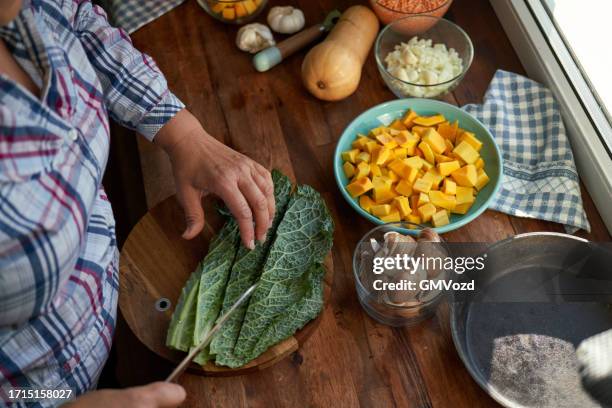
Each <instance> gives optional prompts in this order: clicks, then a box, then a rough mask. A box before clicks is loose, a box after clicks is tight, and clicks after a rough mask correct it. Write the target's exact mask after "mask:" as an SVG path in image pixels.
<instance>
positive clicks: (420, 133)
mask: <svg viewBox="0 0 612 408" xmlns="http://www.w3.org/2000/svg"><path fill="white" fill-rule="evenodd" d="M427 129H429V128H428V127H425V126H413V127H412V129H410V130H411V131H412V133H416V134H417V135H418V136H419V137H422V136H423V133H425V131H426V130H427Z"/></svg>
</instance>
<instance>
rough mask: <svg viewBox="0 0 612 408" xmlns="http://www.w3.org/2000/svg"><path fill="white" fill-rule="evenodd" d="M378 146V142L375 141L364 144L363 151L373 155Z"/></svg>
mask: <svg viewBox="0 0 612 408" xmlns="http://www.w3.org/2000/svg"><path fill="white" fill-rule="evenodd" d="M379 148H380V145H379V144H378V142H375V141H373V140H372V141H369V142H367V143H366V145H365V151H366V152H368V153H370V155H372V154H373V152H374V150H376V149H379Z"/></svg>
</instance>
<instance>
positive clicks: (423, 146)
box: [419, 141, 436, 164]
mask: <svg viewBox="0 0 612 408" xmlns="http://www.w3.org/2000/svg"><path fill="white" fill-rule="evenodd" d="M419 150H421V151H422V152H423V157H424V158H425V160H426V161H428V162H429V163H431V164H434V163H435V162H436V157H435V156H434V152H433V150H432V149H431V146H430V145H429V144H428V143H425V142H424V141H423V142H421V143H419Z"/></svg>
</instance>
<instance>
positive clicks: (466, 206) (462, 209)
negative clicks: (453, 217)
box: [451, 203, 472, 215]
mask: <svg viewBox="0 0 612 408" xmlns="http://www.w3.org/2000/svg"><path fill="white" fill-rule="evenodd" d="M470 208H472V203H463V204H457V205H456V206H455V208H453V210H452V211H451V212H452V213H454V214H461V215H465V214H467V212H468V211H470Z"/></svg>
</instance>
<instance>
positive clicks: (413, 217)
mask: <svg viewBox="0 0 612 408" xmlns="http://www.w3.org/2000/svg"><path fill="white" fill-rule="evenodd" d="M404 221H408V222H410V223H412V224H420V223H421V217H419V216H418V215H417V214H414V213H412V214H410V215H408V216H407V217H406V218H404Z"/></svg>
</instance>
